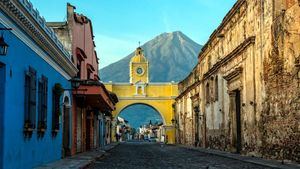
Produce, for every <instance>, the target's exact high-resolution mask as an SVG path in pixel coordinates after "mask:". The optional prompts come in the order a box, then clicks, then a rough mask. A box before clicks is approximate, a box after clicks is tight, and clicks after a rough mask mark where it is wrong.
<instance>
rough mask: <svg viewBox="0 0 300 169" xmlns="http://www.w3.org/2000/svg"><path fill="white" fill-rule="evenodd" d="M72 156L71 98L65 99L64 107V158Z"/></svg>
mask: <svg viewBox="0 0 300 169" xmlns="http://www.w3.org/2000/svg"><path fill="white" fill-rule="evenodd" d="M70 155H71V151H70V108H69V98H68V97H65V99H64V106H63V158H65V157H67V156H70Z"/></svg>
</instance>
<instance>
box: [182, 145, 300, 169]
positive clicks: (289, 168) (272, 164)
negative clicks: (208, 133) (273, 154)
mask: <svg viewBox="0 0 300 169" xmlns="http://www.w3.org/2000/svg"><path fill="white" fill-rule="evenodd" d="M176 146H178V147H182V148H186V149H189V150H193V151H199V152H202V153H206V154H210V155H215V156H220V157H225V158H229V159H234V160H239V161H242V162H246V163H251V164H256V165H260V166H264V167H269V168H276V169H296V168H299V169H300V164H293V163H285V164H282V163H280V162H278V161H275V160H267V159H262V158H259V157H251V156H243V155H240V154H233V153H230V152H226V151H219V150H212V149H204V148H196V147H190V146H185V145H178V144H177V145H176Z"/></svg>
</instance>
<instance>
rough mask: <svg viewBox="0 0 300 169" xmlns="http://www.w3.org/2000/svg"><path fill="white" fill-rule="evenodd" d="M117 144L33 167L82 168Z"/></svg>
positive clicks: (41, 168) (51, 168) (47, 168)
mask: <svg viewBox="0 0 300 169" xmlns="http://www.w3.org/2000/svg"><path fill="white" fill-rule="evenodd" d="M117 145H119V143H112V144H109V145H106V146H105V148H104V151H103V150H100V149H95V150H92V151H89V152H84V153H80V154H76V155H74V156H72V157H68V158H65V159H61V160H58V161H55V162H52V163H49V164H44V165H41V166H39V167H37V168H35V169H83V168H86V167H88V166H89V165H91V164H92V163H93V162H94V161H95V160H96V159H97V158H100V157H102V156H103V155H104V154H105V152H106V151H109V150H111V149H113V148H114V147H116V146H117Z"/></svg>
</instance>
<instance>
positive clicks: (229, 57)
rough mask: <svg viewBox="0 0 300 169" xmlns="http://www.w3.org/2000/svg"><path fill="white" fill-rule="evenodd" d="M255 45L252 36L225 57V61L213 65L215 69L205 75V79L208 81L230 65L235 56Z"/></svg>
mask: <svg viewBox="0 0 300 169" xmlns="http://www.w3.org/2000/svg"><path fill="white" fill-rule="evenodd" d="M254 43H255V36H251V37H249V38H247V39H246V40H245V41H244V42H243V43H241V44H240V45H239V46H238V47H236V48H235V49H234V50H233V51H232V52H231V53H229V54H228V55H227V56H225V57H224V58H223V59H221V60H220V61H219V62H217V63H216V64H214V65H213V67H212V68H211V69H210V70H209V71H208V72H207V73H205V74H204V76H203V79H204V80H206V79H207V78H209V77H210V76H211V75H212V74H213V73H215V72H216V71H217V70H218V69H219V68H220V67H221V66H223V65H224V64H226V63H228V62H229V61H231V60H232V58H234V57H235V56H237V55H238V54H240V53H241V52H243V51H244V50H245V49H247V48H248V46H250V45H251V44H254Z"/></svg>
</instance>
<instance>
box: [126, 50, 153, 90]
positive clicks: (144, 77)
mask: <svg viewBox="0 0 300 169" xmlns="http://www.w3.org/2000/svg"><path fill="white" fill-rule="evenodd" d="M129 77H130V83H131V84H134V85H138V84H141V85H142V84H148V83H149V62H148V60H147V59H146V57H145V56H144V53H143V49H142V48H141V47H138V48H137V49H136V51H135V55H134V56H133V57H132V58H131V60H130V63H129Z"/></svg>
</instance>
